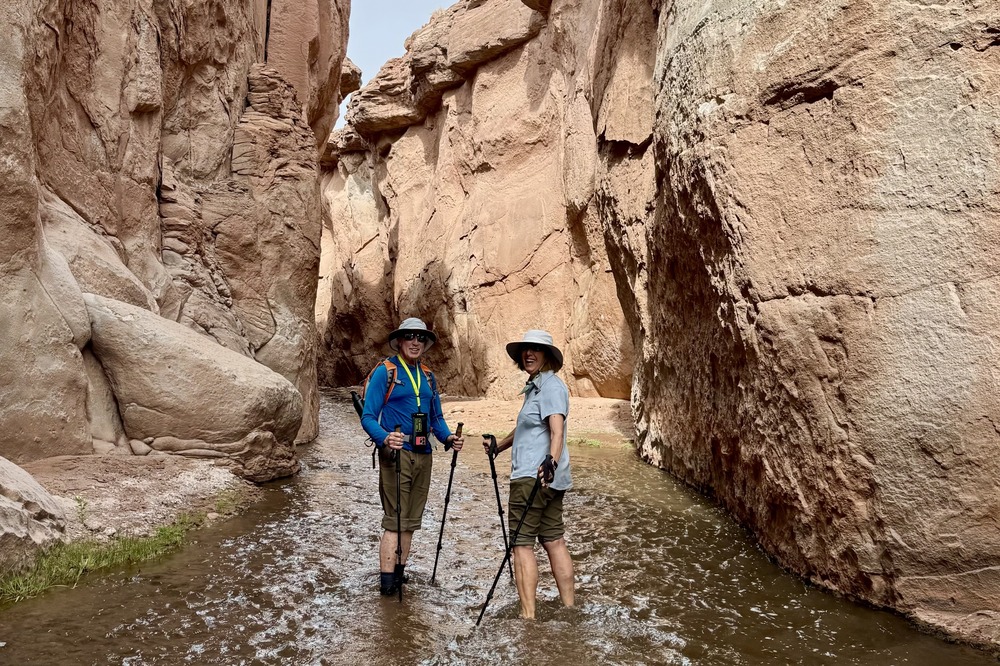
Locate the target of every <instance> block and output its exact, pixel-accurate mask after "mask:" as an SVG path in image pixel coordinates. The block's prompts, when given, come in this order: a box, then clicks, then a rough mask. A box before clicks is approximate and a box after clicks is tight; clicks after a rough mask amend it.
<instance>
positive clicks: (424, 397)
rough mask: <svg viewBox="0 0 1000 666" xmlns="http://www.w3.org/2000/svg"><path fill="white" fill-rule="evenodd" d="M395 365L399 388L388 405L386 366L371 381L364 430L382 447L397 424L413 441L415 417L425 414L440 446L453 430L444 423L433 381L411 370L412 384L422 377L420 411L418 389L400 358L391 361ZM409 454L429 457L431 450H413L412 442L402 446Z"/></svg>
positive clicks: (362, 423) (366, 399)
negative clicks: (424, 454)
mask: <svg viewBox="0 0 1000 666" xmlns="http://www.w3.org/2000/svg"><path fill="white" fill-rule="evenodd" d="M389 360H390V361H392V363H394V364H395V365H396V386H395V387H394V388H393V389H392V395H390V396H389V401H388V403H386V401H385V392H386V388H387V387H388V383H387V382H388V381H389V377H388V370H386V367H385V365H384V364H381V363H380V364H379V366H378V367H377V368H375V371H374V372H373V373H372V376H371V379H369V380H368V386H366V387H365V409H364V411H363V412H362V414H361V427H362V428H364V429H365V432H366V433H368V436H369V437H371V438H372V440H373V441H374V442H375V443H376V444H378V445H379V446H381V445H382V442H384V441H385V438H386V436H387V435H388V434H389V432H390V431H391V430H393V429H394V428H395V426H396V424H399V425H400V426H402V428H401V429H402V431H403V434H405V435H407V436H409V439H410V440H412V439H413V438H412V435H413V414H414V413H416V412H424V413H425V414H427V415H428V422H429V425H430V429H431V432H432V433H434V437H436V438H437V439H438V441H440V442H445V441H447V440H448V437H449V436H451V430H449V429H448V424H447V423H445V421H444V414H443V413H442V412H441V398H440V396H438V395H437V394H436V393H435V392H434V389H433V387H432V386H431V382H430V377H429V376H426V375H423V372H422V371H421V370H420V366H419V365H418V366H417V367H414V366H412V365H411V366H408V367H409V368H410V374H412V375H413V381H414V382H415V381H417V378H418V373H420V377H419V378H420V408H419V409H418V408H417V396H416V393H415V392H414V388H415V386H414V385H413V382H411V381H410V377H409V375H407V374H406V370H404V369H403V361H402V360H401V359H400V358H399V356H393V357H392V358H391V359H389ZM403 448H404V449H406V450H407V451H414V452H416V453H430V446H427V447H425V448H424V449H423V450H420V449H419V448H417V449H414V447H413V443H412V441H407V442H405V443H404V444H403Z"/></svg>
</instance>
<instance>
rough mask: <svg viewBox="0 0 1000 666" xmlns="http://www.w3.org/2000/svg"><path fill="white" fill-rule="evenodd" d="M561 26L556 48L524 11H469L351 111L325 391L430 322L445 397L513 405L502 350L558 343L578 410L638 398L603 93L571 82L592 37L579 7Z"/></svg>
mask: <svg viewBox="0 0 1000 666" xmlns="http://www.w3.org/2000/svg"><path fill="white" fill-rule="evenodd" d="M556 20H557V21H559V24H558V27H557V28H553V27H552V26H551V25H550V26H549V28H548V29H547V30H546V31H543V30H542V29H543V27H544V26H545V17H544V16H543V15H542V14H540V13H539V12H537V11H534V10H532V9H530V8H528V7H526V6H525V5H524V4H523V3H520V2H508V1H507V0H491V1H489V2H481V3H466V2H460V3H457V4H456V5H454V6H453V7H451V8H450V9H448V10H444V11H442V12H439V13H437V14H436V15H435V16H434V18H433V19H432V20H431V22H430V23H429V24H428V25H427V26H425V27H424V28H423V29H422V30H420V31H418V32H417V33H415V34H414V35H413V36H412V37H411V38H410V39H409V40H408V46H409V50H408V52H407V54H406V55H405V56H404V57H403V58H399V59H396V60H392V61H390V62H389V63H387V64H386V66H385V67H383V69H382V70H381V72H380V73H379V74H378V75H377V76H376V77H374V78H373V79H372V81H371V82H370V83H369V84H368V85H367V86H365V88H363V89H362V90H361V91H360V92H359V93H357V94H356V95H355V96H354V97H353V98H352V100H351V103H350V106H349V110H348V120H349V123H350V125H349V127H348V129H347V130H345V131H344V133H341V134H339V135H336V137H335V140H334V141H333V142H331V143H332V144H335V146H336V147H331V152H332V153H333V154H331V155H329V156H328V157H327V158H326V159H325V162H324V163H325V176H324V184H323V188H324V196H325V199H326V203H327V206H328V207H329V209H330V217H331V219H332V220H333V227H332V228H331V229H330V230H329V231H328V232H327V233H325V234H324V250H323V259H322V262H321V271H320V272H321V279H322V280H323V282H322V286H321V289H320V295H319V297H318V298H317V309H318V311H317V316H318V320H319V321H320V327H321V330H322V332H323V336H324V349H323V351H322V352H321V359H320V362H319V366H320V373H321V381H323V382H326V383H332V384H336V383H341V384H342V383H354V382H357V381H360V380H361V379H362V378H363V377H364V375H365V373H366V372H367V371H368V369H369V368H370V367H371V366H372V365H373V364H374V363H375V362H376V361H377V359H378V357H379V356H380V355H381V354H382V353H383V352H384V351H385V350H382V349H378V348H374V347H373V345H372V342H371V341H372V339H375V340H379V339H383V340H384V338H385V336H386V334H387V333H388V332H389V331H391V330H392V329H393V328H394V327H395V324H396V323H398V321H399V320H400V319H401V318H403V317H405V316H421V317H422V318H424V319H425V320H426V321H428V322H430V323H431V324H432V325H433V327H434V328H435V330H436V332H437V334H438V337H439V344H438V345H436V346H435V348H434V349H432V350H431V352H430V357H429V362H430V364H431V366H432V367H433V368H434V369H435V371H436V373H437V376H438V381H439V382H440V384H441V386H442V389H443V390H445V391H449V392H453V393H461V394H469V395H497V396H513V395H515V394H516V393H517V391H518V390H519V389H520V383H521V382H522V381H523V379H522V378H520V377H519V371H518V370H517V369H516V368H515V367H514V366H513V364H512V363H511V362H510V359H509V358H508V357H507V355H506V353H505V352H504V343H506V342H508V341H510V340H513V339H519V338H520V336H521V333H522V332H523V331H524V330H525V329H528V328H545V329H548V330H550V331H551V332H552V333H553V335H554V336H555V339H556V342H557V344H558V345H560V346H561V348H562V349H563V351H564V353H565V355H566V359H567V360H566V366H565V370H564V371H563V374H564V376H565V377H566V379H567V382H568V384H569V385H570V387H571V390H573V391H574V393H576V394H582V395H605V396H616V397H623V396H625V395H627V394H628V392H629V389H630V382H631V374H632V366H631V361H632V339H631V336H630V335H628V334H627V333H626V328H625V324H624V315H623V313H622V309H621V306H620V305H619V304H618V302H617V296H616V293H615V283H614V281H613V276H612V274H611V267H610V263H609V259H608V256H607V254H606V252H605V250H604V242H603V230H602V228H601V224H600V218H599V216H598V211H597V208H596V206H595V205H594V202H595V201H596V199H595V196H594V195H595V190H596V184H597V183H596V177H595V176H596V163H597V148H596V138H595V135H594V130H593V122H592V119H591V108H590V106H589V103H588V102H587V94H588V93H589V89H590V86H591V83H590V81H589V80H588V79H587V78H586V76H585V75H582V76H580V77H577V76H576V75H575V74H574V72H573V67H574V66H575V64H574V63H578V62H580V61H581V60H583V61H585V60H586V58H587V55H586V53H587V50H588V49H589V47H590V40H591V38H592V32H593V25H594V20H593V17H591V16H588V15H587V10H586V9H585V8H580V7H571V8H567V10H566V11H565V12H564V13H563V14H562V15H560V16H559V17H557V18H556ZM576 21H582V23H580V24H579V25H577V24H575V22H576ZM584 68H586V66H584ZM649 131H650V128H649V127H647V134H648V133H649Z"/></svg>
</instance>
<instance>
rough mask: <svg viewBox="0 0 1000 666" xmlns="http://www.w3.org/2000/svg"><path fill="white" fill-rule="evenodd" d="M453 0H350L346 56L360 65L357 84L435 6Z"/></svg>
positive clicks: (396, 51) (398, 50)
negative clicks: (359, 75)
mask: <svg viewBox="0 0 1000 666" xmlns="http://www.w3.org/2000/svg"><path fill="white" fill-rule="evenodd" d="M453 3H454V0H353V2H351V34H350V38H349V40H348V42H347V56H348V57H349V58H350V59H351V60H353V61H354V64H356V65H357V66H358V67H360V68H361V85H364V84H365V83H367V82H368V79H370V78H372V77H373V76H375V74H377V73H378V70H379V68H380V67H381V66H382V65H383V63H385V61H386V60H388V59H389V58H395V57H398V56H401V55H403V53H404V52H405V51H406V49H404V48H403V42H404V41H405V40H406V38H407V37H409V36H410V35H411V34H412V33H413V31H414V30H416V29H417V28H419V27H420V26H422V25H424V24H425V23H427V21H428V20H430V18H431V14H433V13H434V10H436V9H444V8H445V7H450V6H451V5H452V4H453ZM346 111H347V102H346V101H345V102H344V104H343V105H342V106H341V107H340V118H339V119H338V120H337V127H342V126H343V124H344V113H345V112H346Z"/></svg>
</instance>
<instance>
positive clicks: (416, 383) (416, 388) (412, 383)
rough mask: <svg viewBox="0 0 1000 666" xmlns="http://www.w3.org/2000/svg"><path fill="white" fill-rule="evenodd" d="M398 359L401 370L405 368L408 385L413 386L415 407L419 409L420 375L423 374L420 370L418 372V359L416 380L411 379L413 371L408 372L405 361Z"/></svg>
mask: <svg viewBox="0 0 1000 666" xmlns="http://www.w3.org/2000/svg"><path fill="white" fill-rule="evenodd" d="M399 361H400V362H401V363H402V364H403V370H406V376H407V377H409V378H410V386H411V387H412V388H413V395H415V396H417V409H418V410H419V409H420V375H422V374H423V373H422V372H420V366H419V361H418V365H417V381H413V373H412V372H410V366H408V365H407V364H406V361H404V360H403V359H399Z"/></svg>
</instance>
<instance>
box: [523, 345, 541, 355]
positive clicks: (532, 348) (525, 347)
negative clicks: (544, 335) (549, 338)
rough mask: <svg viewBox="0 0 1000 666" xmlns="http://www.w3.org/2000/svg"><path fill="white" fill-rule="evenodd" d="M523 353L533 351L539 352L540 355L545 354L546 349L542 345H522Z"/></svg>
mask: <svg viewBox="0 0 1000 666" xmlns="http://www.w3.org/2000/svg"><path fill="white" fill-rule="evenodd" d="M521 351H523V352H526V351H533V352H539V353H542V354H544V353H545V347H543V346H541V345H531V344H527V345H521Z"/></svg>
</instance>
